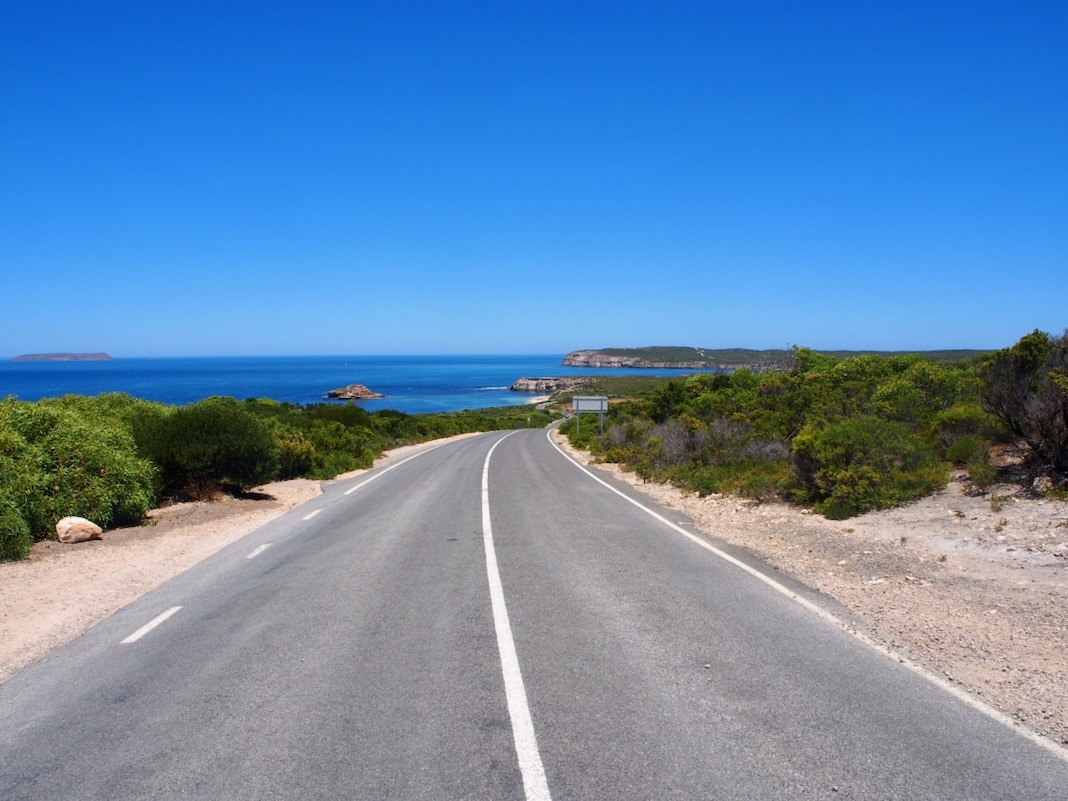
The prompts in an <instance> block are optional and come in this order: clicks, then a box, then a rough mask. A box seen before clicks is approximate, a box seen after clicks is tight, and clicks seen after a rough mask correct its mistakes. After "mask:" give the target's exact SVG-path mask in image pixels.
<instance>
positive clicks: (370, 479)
mask: <svg viewBox="0 0 1068 801" xmlns="http://www.w3.org/2000/svg"><path fill="white" fill-rule="evenodd" d="M445 444H446V443H444V442H442V443H441V444H440V445H434V446H433V447H430V448H427V449H425V450H421V451H419V453H416V454H412V455H411V456H409V457H408V458H407V459H402V460H401V461H399V462H397V463H396V464H391V465H390V466H389V467H387V468H386V469H385V470H383V471H382V472H381V473H375V474H374V475H373V476H371V477H370V478H368V479H366V480H364V481H361V482H360V483H359V484H357V485H356V486H355V487H350V488H349V489H347V490H345V493H344V494H345V495H352V493H354V492H355V491H356V490H358V489H359V488H360V487H363V486H366V485H367V484H370V483H371V482H372V481H374V480H375V479H376V478H378V477H379V476H384V475H385V474H386V473H388V472H389V471H390V470H394V469H396V468H398V467H400V466H401V465H402V464H404V463H405V462H410V461H411V460H412V459H414V458H416V457H417V456H422V455H423V454H425V453H430V452H431V451H434V450H437V449H438V448H440V447H441V446H442V445H445Z"/></svg>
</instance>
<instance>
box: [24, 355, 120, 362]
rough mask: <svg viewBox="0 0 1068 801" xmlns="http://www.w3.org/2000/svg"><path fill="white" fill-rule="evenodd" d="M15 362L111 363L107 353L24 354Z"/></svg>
mask: <svg viewBox="0 0 1068 801" xmlns="http://www.w3.org/2000/svg"><path fill="white" fill-rule="evenodd" d="M11 361H13V362H110V361H111V357H110V356H108V354H106V353H24V354H23V355H21V356H15V357H14V358H12V359H11Z"/></svg>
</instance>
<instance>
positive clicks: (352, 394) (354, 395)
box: [326, 384, 386, 400]
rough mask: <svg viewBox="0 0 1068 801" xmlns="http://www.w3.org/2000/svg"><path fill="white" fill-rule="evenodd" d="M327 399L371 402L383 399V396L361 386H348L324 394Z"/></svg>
mask: <svg viewBox="0 0 1068 801" xmlns="http://www.w3.org/2000/svg"><path fill="white" fill-rule="evenodd" d="M326 396H327V397H328V398H334V399H336V400H371V399H372V398H384V397H386V396H385V395H382V394H381V393H378V392H374V391H373V390H370V389H368V388H367V387H365V386H364V385H363V384H349V385H348V386H347V387H338V388H337V389H332V390H330V391H329V392H327V393H326Z"/></svg>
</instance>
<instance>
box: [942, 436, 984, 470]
mask: <svg viewBox="0 0 1068 801" xmlns="http://www.w3.org/2000/svg"><path fill="white" fill-rule="evenodd" d="M989 452H990V446H989V445H987V443H985V442H984V441H983V440H981V439H979V437H977V436H975V435H974V434H966V435H964V436H963V437H961V438H960V439H958V440H957V441H956V442H954V443H953V444H952V445H950V446H949V447H948V448H946V458H947V459H949V461H951V462H953V464H955V465H958V466H960V467H963V466H964V465H967V464H971V463H973V462H976V461H980V460H982V459H983V457H984V456H985V457H987V459H988V460H989Z"/></svg>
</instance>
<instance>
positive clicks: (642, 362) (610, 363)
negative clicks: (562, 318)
mask: <svg viewBox="0 0 1068 801" xmlns="http://www.w3.org/2000/svg"><path fill="white" fill-rule="evenodd" d="M564 366H565V367H642V368H645V367H650V368H658V369H661V370H664V369H678V370H707V369H708V368H710V367H718V366H720V365H712V364H709V363H708V362H707V361H697V362H658V361H649V360H648V359H643V358H642V357H640V356H616V355H609V354H607V353H600V352H599V351H596V350H575V351H572V352H571V353H569V354H567V355H566V356H565V357H564Z"/></svg>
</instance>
